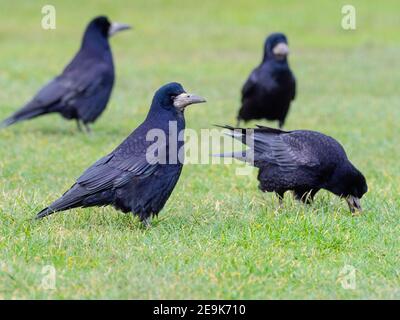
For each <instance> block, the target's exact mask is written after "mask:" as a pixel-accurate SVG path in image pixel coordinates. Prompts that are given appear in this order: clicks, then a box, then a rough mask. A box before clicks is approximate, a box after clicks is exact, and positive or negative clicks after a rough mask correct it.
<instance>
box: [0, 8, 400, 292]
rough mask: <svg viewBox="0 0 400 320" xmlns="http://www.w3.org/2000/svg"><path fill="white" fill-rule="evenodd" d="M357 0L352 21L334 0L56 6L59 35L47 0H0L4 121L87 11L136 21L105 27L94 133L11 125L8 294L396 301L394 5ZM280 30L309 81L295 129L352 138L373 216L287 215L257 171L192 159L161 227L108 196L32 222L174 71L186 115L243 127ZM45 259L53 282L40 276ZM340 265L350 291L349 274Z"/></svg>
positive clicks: (333, 210) (5, 248) (3, 241)
mask: <svg viewBox="0 0 400 320" xmlns="http://www.w3.org/2000/svg"><path fill="white" fill-rule="evenodd" d="M345 3H346V2H345ZM351 3H352V4H353V5H355V7H356V9H357V30H355V31H344V30H342V29H341V26H340V21H341V12H340V10H341V6H342V5H343V4H344V3H342V2H341V1H331V0H329V1H323V2H321V1H319V0H318V1H317V0H315V1H307V2H306V4H304V3H303V2H299V1H273V2H272V1H249V0H243V1H228V0H226V1H211V0H210V1H201V2H199V1H147V0H143V1H139V0H136V1H80V2H79V4H77V3H76V2H70V3H68V2H66V1H61V0H54V1H52V4H54V5H55V6H56V9H57V30H56V31H44V30H42V29H41V28H40V19H41V15H40V9H41V3H40V1H39V2H38V1H28V0H25V1H22V0H21V1H18V2H16V1H14V2H9V1H1V8H2V13H1V15H2V17H1V19H0V21H1V22H0V42H1V50H0V61H1V71H0V87H1V90H0V101H1V108H0V118H5V117H6V116H8V115H9V114H10V113H11V112H13V111H14V110H16V109H17V108H18V107H19V106H21V105H22V104H23V103H24V102H26V101H27V100H28V99H29V98H30V97H31V96H32V95H33V94H34V93H35V92H36V91H37V90H38V89H39V88H40V87H41V85H43V84H44V83H45V82H46V81H48V80H49V79H50V78H51V77H52V76H54V75H56V74H57V73H58V72H59V71H60V70H61V68H62V67H63V66H64V65H65V64H66V63H67V62H68V61H69V59H70V58H71V56H72V55H73V54H74V53H75V51H76V50H77V47H78V45H79V41H80V38H81V33H82V30H83V28H84V26H85V25H86V23H87V21H88V20H89V19H90V18H92V17H93V16H94V15H96V14H100V13H106V14H108V15H109V16H110V17H111V18H112V19H114V20H118V21H121V22H127V23H132V24H134V25H135V27H136V28H135V30H134V31H132V32H126V33H123V34H120V35H118V36H116V37H115V38H114V39H112V47H113V53H114V58H115V62H116V68H117V83H116V86H115V88H114V92H113V96H112V99H111V101H110V104H109V106H108V109H107V111H106V112H105V113H104V114H103V116H102V117H101V118H100V120H99V121H98V122H97V123H96V124H95V126H94V128H93V129H94V134H93V135H92V136H90V137H88V136H85V135H82V134H80V133H78V132H77V131H76V128H75V123H73V122H66V121H63V120H62V119H61V118H59V117H58V116H48V117H43V118H40V119H37V120H35V121H31V122H26V123H22V124H20V125H17V126H15V127H11V128H8V129H6V130H3V131H1V132H0V298H18V299H27V298H35V299H47V298H57V299H63V298H72V299H76V298H91V299H95V298H112V299H116V298H133V299H136V298H144V299H147V298H163V299H172V298H178V299H179V298H212V299H214V298H233V299H236V298H238V299H250V298H253V299H265V298H296V299H299V298H319V299H320V298H327V299H336V298H344V299H351V298H358V299H365V298H397V299H398V298H400V272H399V262H400V259H399V258H400V257H399V252H400V241H399V235H400V224H399V221H400V219H399V218H400V215H399V209H400V200H399V193H400V178H399V177H400V165H399V142H398V141H399V140H398V139H399V137H398V136H399V132H400V131H399V130H400V109H399V102H400V91H399V83H400V73H399V70H400V62H399V61H400V60H399V56H400V45H399V43H400V33H399V32H398V30H399V27H400V22H399V19H398V1H397V0H393V1H389V0H388V1H379V2H375V3H373V2H372V1H356V0H354V1H351ZM43 4H45V3H44V2H43ZM277 30H279V31H284V32H285V33H286V34H287V35H288V37H289V41H290V47H291V50H292V55H291V57H290V63H291V66H292V68H293V70H294V72H295V74H296V76H297V79H298V85H299V87H298V97H297V99H296V101H295V103H294V104H293V106H292V109H291V112H290V114H289V118H288V121H287V126H286V128H287V129H299V128H302V129H312V130H319V131H322V132H325V133H327V134H329V135H332V136H334V137H336V138H337V139H338V140H339V141H341V142H342V144H343V145H344V146H345V148H346V150H347V152H348V155H349V157H350V159H351V160H352V161H353V163H354V164H355V165H356V166H357V167H358V168H359V169H360V170H361V171H363V173H364V174H365V176H366V177H367V180H368V184H369V190H370V191H369V192H368V193H367V194H366V196H365V198H364V199H363V206H364V208H365V212H364V213H363V215H362V216H360V217H356V218H355V217H352V216H351V215H350V213H349V212H348V208H347V205H346V204H345V203H344V202H343V201H340V200H339V199H337V198H335V197H333V196H332V195H330V194H329V193H327V192H321V193H320V194H318V196H317V199H316V202H315V203H314V204H313V205H312V206H310V207H306V206H304V205H301V204H299V203H297V202H295V201H294V200H293V199H292V198H291V197H287V199H285V202H284V206H283V208H281V209H278V207H277V201H276V198H275V197H274V196H273V195H271V194H262V193H261V192H259V191H258V189H257V181H256V172H255V171H254V172H253V174H252V175H251V176H236V175H235V168H237V167H238V164H234V165H188V166H185V167H184V170H183V174H182V176H181V178H180V180H179V183H178V185H177V187H176V188H175V190H174V193H173V195H172V196H171V198H170V199H169V201H168V202H167V205H166V207H165V208H164V210H163V211H162V212H161V213H160V216H159V219H156V220H155V221H154V223H153V226H152V227H151V228H150V229H144V228H142V227H141V226H140V223H139V222H138V220H137V219H136V218H133V217H132V216H130V215H123V214H121V213H119V212H116V211H115V210H113V209H112V208H103V209H97V208H96V209H80V210H74V211H71V212H65V213H60V214H56V215H54V216H52V217H51V218H49V219H46V220H43V221H40V222H32V220H31V218H32V217H33V216H34V215H35V213H36V212H37V211H39V210H40V209H42V208H43V207H44V206H46V205H48V204H49V203H50V202H51V201H53V200H54V199H56V198H57V197H58V196H60V195H61V194H62V192H64V191H65V190H66V189H67V188H68V187H69V186H70V185H71V184H72V183H73V181H74V179H75V178H77V177H78V176H79V174H80V173H81V172H82V171H83V170H84V169H85V168H86V167H87V166H89V165H90V164H91V163H93V162H94V161H95V160H97V159H98V158H99V157H101V156H102V155H105V154H106V153H108V152H109V151H111V150H112V149H113V148H114V147H115V146H116V145H118V144H119V143H120V142H121V141H122V140H123V139H124V137H126V136H127V135H128V134H129V133H130V132H131V131H132V130H133V129H134V128H135V127H136V126H137V125H138V124H139V123H140V122H141V121H142V120H143V118H144V116H145V115H146V113H147V110H148V106H149V104H150V99H151V98H152V95H153V92H154V91H155V90H156V89H157V88H158V87H159V86H161V85H162V84H164V83H166V82H170V81H179V82H181V83H182V84H183V85H184V87H185V88H186V89H187V90H188V91H193V92H196V93H198V94H200V95H203V96H205V97H206V98H207V100H208V103H207V104H205V105H199V106H194V107H192V108H191V109H190V110H188V111H187V113H186V120H187V126H188V127H190V128H194V129H196V130H200V129H201V128H210V127H211V126H212V124H214V123H219V124H232V123H233V122H234V118H235V113H236V110H237V107H238V104H239V103H238V101H239V98H240V97H239V91H240V88H241V85H242V84H243V82H244V81H245V78H246V77H247V75H248V73H249V72H250V70H251V69H252V68H253V67H254V66H255V65H256V64H257V63H258V62H259V60H260V58H261V48H262V43H263V41H264V38H265V36H266V35H267V34H268V33H269V32H272V31H277ZM261 123H263V124H267V122H261ZM254 124H255V123H252V124H251V125H254ZM46 265H52V266H54V267H55V268H56V272H57V278H56V279H57V282H56V289H55V290H43V288H42V287H41V286H40V284H41V281H42V278H43V274H42V268H43V267H44V266H46ZM345 265H351V266H354V267H355V268H356V288H355V290H345V289H344V288H343V287H342V285H341V282H340V277H339V273H340V271H341V269H342V268H343V267H344V266H345Z"/></svg>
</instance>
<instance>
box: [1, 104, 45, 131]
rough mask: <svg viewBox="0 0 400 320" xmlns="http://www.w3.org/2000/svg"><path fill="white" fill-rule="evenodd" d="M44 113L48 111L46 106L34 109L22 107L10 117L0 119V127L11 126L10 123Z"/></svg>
mask: <svg viewBox="0 0 400 320" xmlns="http://www.w3.org/2000/svg"><path fill="white" fill-rule="evenodd" d="M46 113H49V111H48V109H47V108H35V109H30V108H22V109H21V110H19V111H17V112H16V113H14V114H13V115H12V116H11V117H9V118H7V119H5V120H4V121H2V122H1V123H0V129H2V128H6V127H8V126H11V125H12V124H14V123H17V122H21V121H24V120H29V119H32V118H35V117H38V116H41V115H43V114H46Z"/></svg>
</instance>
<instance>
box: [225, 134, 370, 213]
mask: <svg viewBox="0 0 400 320" xmlns="http://www.w3.org/2000/svg"><path fill="white" fill-rule="evenodd" d="M224 128H226V129H229V130H230V131H229V135H230V136H232V137H234V138H236V139H238V140H240V141H242V142H243V143H245V144H246V145H248V146H249V147H250V149H249V150H246V151H239V152H234V153H231V154H225V155H223V156H230V157H234V158H236V159H239V160H242V161H246V162H248V163H251V164H252V165H254V166H255V167H257V168H259V172H258V180H259V182H260V184H259V188H260V189H261V191H263V192H266V191H268V192H275V193H276V194H277V195H278V197H279V200H280V202H281V201H282V199H283V196H284V193H285V192H286V191H288V190H291V191H293V193H294V195H295V197H296V198H297V199H298V200H301V201H303V202H304V203H311V202H312V201H313V200H314V196H315V195H316V193H317V192H318V191H319V190H320V189H325V190H328V191H330V192H332V193H334V194H335V195H337V196H339V197H341V198H344V199H346V201H347V203H348V205H349V208H350V211H351V212H352V213H355V211H356V210H358V211H361V203H360V199H361V198H362V196H363V195H364V194H365V193H366V192H367V191H368V187H367V183H366V180H365V177H364V176H363V174H362V173H361V172H360V171H359V170H357V169H356V168H355V167H354V165H353V164H352V163H351V162H350V161H349V159H348V158H347V156H346V152H345V151H344V149H343V147H342V146H341V145H340V144H339V143H338V142H337V141H336V140H335V139H333V138H331V137H329V136H326V135H324V134H322V133H319V132H315V131H307V130H296V131H281V130H278V129H272V128H268V127H262V126H258V128H256V129H242V128H233V127H229V126H226V127H224Z"/></svg>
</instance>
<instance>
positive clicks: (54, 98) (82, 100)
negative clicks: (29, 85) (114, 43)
mask: <svg viewBox="0 0 400 320" xmlns="http://www.w3.org/2000/svg"><path fill="white" fill-rule="evenodd" d="M130 28H131V27H130V26H129V25H127V24H122V23H117V22H113V23H111V22H110V21H109V20H108V18H107V17H104V16H100V17H97V18H94V19H93V20H92V21H91V22H90V23H89V24H88V26H87V27H86V30H85V33H84V35H83V39H82V44H81V47H80V49H79V51H78V53H77V54H76V55H75V57H74V58H73V59H72V61H71V62H70V63H69V64H68V65H67V66H66V67H65V69H64V70H63V72H62V73H61V74H60V75H59V76H57V77H56V78H54V79H53V80H52V81H50V82H49V83H48V84H47V85H45V86H44V87H43V88H42V89H41V90H40V91H39V92H38V93H37V94H36V95H35V96H34V97H33V99H32V100H31V101H30V102H28V103H27V104H26V105H25V106H24V107H22V108H21V109H20V110H18V111H17V112H15V113H14V114H13V115H12V116H11V117H9V118H7V119H6V120H4V121H3V122H2V123H0V128H2V127H8V126H10V125H12V124H14V123H17V122H21V121H24V120H29V119H33V118H36V117H38V116H42V115H45V114H50V113H58V114H60V115H61V116H62V117H63V118H65V119H75V120H76V122H77V125H78V128H79V129H80V130H81V124H83V125H84V126H85V128H86V130H87V131H90V129H89V124H90V123H93V122H94V121H96V119H97V118H98V117H99V116H100V115H101V114H102V112H103V111H104V109H105V108H106V106H107V103H108V100H109V99H110V95H111V91H112V89H113V86H114V77H115V72H114V62H113V57H112V52H111V48H110V45H109V42H108V39H109V37H111V36H113V35H114V34H116V33H117V32H120V31H123V30H127V29H130Z"/></svg>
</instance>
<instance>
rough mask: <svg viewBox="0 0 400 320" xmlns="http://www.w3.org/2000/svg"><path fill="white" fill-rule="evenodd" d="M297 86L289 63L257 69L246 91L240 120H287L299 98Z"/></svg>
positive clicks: (265, 65)
mask: <svg viewBox="0 0 400 320" xmlns="http://www.w3.org/2000/svg"><path fill="white" fill-rule="evenodd" d="M295 86H296V83H295V79H294V76H293V74H292V72H291V70H290V69H289V67H288V65H287V64H278V63H276V62H273V61H267V62H264V63H262V64H261V65H260V66H259V67H257V68H256V69H254V70H253V72H252V73H251V75H250V76H249V78H248V80H247V81H246V83H245V85H244V86H243V89H242V106H241V109H240V111H239V116H238V118H239V119H243V120H251V119H262V118H266V119H268V120H282V121H283V120H284V119H285V117H286V114H287V112H288V109H289V106H290V102H291V101H292V100H293V99H294V97H295V90H296V87H295Z"/></svg>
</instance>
